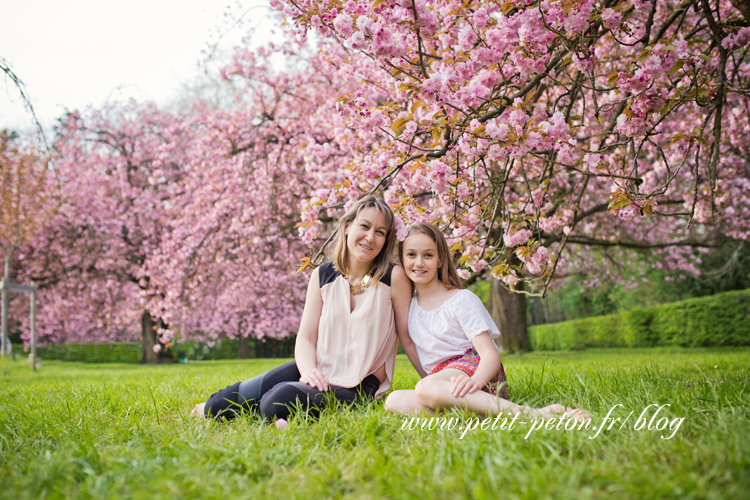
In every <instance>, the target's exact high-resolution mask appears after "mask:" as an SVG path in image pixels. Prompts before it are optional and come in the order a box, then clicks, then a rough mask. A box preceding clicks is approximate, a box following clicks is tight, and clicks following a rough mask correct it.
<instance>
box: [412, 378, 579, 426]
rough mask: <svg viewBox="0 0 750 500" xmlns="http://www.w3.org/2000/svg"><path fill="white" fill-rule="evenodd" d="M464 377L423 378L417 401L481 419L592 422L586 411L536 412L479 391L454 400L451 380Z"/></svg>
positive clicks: (555, 407)
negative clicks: (525, 417)
mask: <svg viewBox="0 0 750 500" xmlns="http://www.w3.org/2000/svg"><path fill="white" fill-rule="evenodd" d="M463 375H464V373H463V372H462V371H461V370H456V369H453V368H449V369H446V370H442V371H440V372H438V373H435V374H433V375H429V376H428V377H425V378H423V379H422V380H420V381H419V382H417V386H416V387H415V389H414V393H415V395H416V399H417V401H418V402H419V403H421V404H422V405H424V406H425V407H428V408H432V409H434V410H440V409H448V408H465V409H468V410H470V411H473V412H474V413H477V414H479V415H487V414H490V415H492V416H497V415H500V414H512V415H517V414H522V415H528V416H529V417H531V418H543V419H550V418H553V417H555V416H560V415H562V414H563V413H566V412H567V417H569V418H574V419H576V420H586V419H589V418H591V415H589V414H588V413H587V412H585V411H583V410H579V409H575V410H573V409H570V408H566V407H564V406H562V405H549V406H545V407H544V408H539V409H534V408H531V407H530V406H525V405H518V404H516V403H511V402H510V401H508V400H506V399H500V398H498V397H496V396H493V395H492V394H489V393H487V392H484V391H476V392H474V393H473V394H467V395H466V396H464V397H455V396H453V394H451V388H452V387H453V382H452V381H451V377H456V376H463Z"/></svg>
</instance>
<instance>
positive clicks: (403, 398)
mask: <svg viewBox="0 0 750 500" xmlns="http://www.w3.org/2000/svg"><path fill="white" fill-rule="evenodd" d="M408 399H409V398H408V397H407V392H406V391H393V392H392V393H390V394H389V395H388V397H387V398H386V399H385V404H384V405H383V408H385V410H386V411H389V412H391V413H407V412H408V411H409V410H410V409H411V406H410V405H409V404H408V403H409V401H408Z"/></svg>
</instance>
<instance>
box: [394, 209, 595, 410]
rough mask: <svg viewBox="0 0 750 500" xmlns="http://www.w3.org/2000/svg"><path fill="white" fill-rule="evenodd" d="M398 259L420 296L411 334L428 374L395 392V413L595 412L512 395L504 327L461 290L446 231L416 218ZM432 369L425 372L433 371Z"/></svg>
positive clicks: (410, 323)
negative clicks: (532, 403)
mask: <svg viewBox="0 0 750 500" xmlns="http://www.w3.org/2000/svg"><path fill="white" fill-rule="evenodd" d="M399 257H400V259H401V263H402V264H403V266H404V270H405V271H406V275H407V276H408V277H409V279H410V280H411V281H412V282H413V283H414V288H415V294H414V297H413V298H412V299H411V306H410V308H409V320H408V326H409V337H410V338H411V341H407V342H409V343H410V342H413V343H414V344H415V345H416V351H417V354H418V356H419V362H420V363H421V369H417V371H418V372H419V374H420V375H421V376H422V377H424V378H423V379H422V380H420V381H419V382H417V386H416V387H415V389H414V390H409V391H394V392H392V393H391V394H390V395H389V396H388V399H387V400H386V402H385V408H386V409H387V410H388V411H390V412H392V413H412V412H424V413H426V414H428V415H432V414H434V412H435V410H440V409H446V408H464V409H468V410H471V411H473V412H475V413H478V414H480V415H487V414H491V415H493V416H497V415H499V414H501V413H511V414H517V413H524V414H527V415H528V416H529V417H531V418H545V419H548V418H552V417H554V416H556V415H560V414H562V413H564V412H567V416H568V417H572V418H576V419H586V418H590V416H589V415H588V413H586V412H585V411H583V410H572V409H570V408H565V407H564V406H562V405H557V404H553V405H550V406H545V407H544V408H540V409H536V410H535V409H532V408H530V407H528V406H521V405H517V404H515V403H511V402H510V401H508V386H507V381H506V378H505V371H504V370H503V365H502V363H500V358H499V356H498V351H497V347H496V346H495V343H494V341H493V339H494V338H497V337H499V336H500V332H499V331H498V329H497V326H495V323H494V322H493V321H492V317H490V315H489V313H488V312H487V310H486V309H485V308H484V305H483V304H482V301H481V300H480V299H479V297H477V296H476V295H474V294H473V293H472V292H470V291H469V290H465V289H463V286H462V284H461V281H460V279H459V277H458V274H457V273H456V268H455V266H454V264H453V260H452V259H451V256H450V253H449V251H448V244H447V243H446V241H445V238H444V237H443V235H442V233H441V232H440V231H439V230H438V229H436V228H435V227H433V226H430V225H428V224H421V223H420V224H414V225H412V226H411V227H410V228H409V233H408V235H407V237H406V239H405V240H404V241H403V242H402V243H401V244H400V245H399ZM428 373H429V374H430V375H427V374H428Z"/></svg>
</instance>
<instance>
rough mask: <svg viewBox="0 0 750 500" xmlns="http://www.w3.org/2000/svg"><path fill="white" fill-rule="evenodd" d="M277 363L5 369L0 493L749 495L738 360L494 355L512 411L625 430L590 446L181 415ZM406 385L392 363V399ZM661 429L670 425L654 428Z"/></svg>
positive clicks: (363, 418)
mask: <svg viewBox="0 0 750 500" xmlns="http://www.w3.org/2000/svg"><path fill="white" fill-rule="evenodd" d="M279 362H280V361H279V360H249V361H215V362H203V363H189V364H181V365H163V366H140V365H124V364H119V365H112V364H82V363H64V362H53V361H43V362H42V366H41V368H40V369H39V370H38V371H37V372H36V373H32V372H31V371H30V370H29V368H28V366H27V365H26V364H25V363H24V362H22V361H16V362H12V361H10V360H7V359H5V360H2V361H0V391H1V392H0V394H2V396H0V498H9V499H10V498H13V499H21V498H35V499H36V498H144V497H147V498H174V497H176V496H179V497H182V498H201V499H204V498H217V499H219V498H220V499H227V498H253V499H263V498H420V499H421V498H424V499H427V498H451V499H453V498H503V499H514V498H530V499H538V498H558V499H560V498H562V499H567V498H575V499H577V500H580V499H587V498H638V499H640V498H680V499H685V498H748V496H750V493H748V492H750V473H748V472H749V471H750V390H749V388H750V382H749V380H750V349H747V348H732V349H617V350H615V349H612V350H590V351H583V352H571V353H548V354H544V353H533V354H526V355H523V356H506V357H505V358H504V363H505V367H506V372H507V374H508V378H509V382H510V384H511V398H512V399H513V400H515V401H517V402H522V403H525V404H530V405H546V404H550V403H553V402H562V403H564V404H566V405H569V406H580V407H584V408H587V409H588V410H590V411H591V413H592V414H593V415H594V419H593V421H592V422H591V426H592V427H593V426H597V427H601V425H602V421H603V419H604V417H605V416H606V415H607V414H608V413H610V415H609V418H610V419H614V418H620V419H621V420H620V421H615V422H614V423H612V420H608V421H606V422H605V428H604V430H601V429H599V433H598V434H597V432H596V431H595V430H593V429H591V428H590V429H588V430H586V429H582V430H570V431H565V430H564V428H563V427H559V428H558V429H554V428H553V429H551V430H544V429H539V430H534V431H531V432H530V425H529V423H528V422H525V423H522V422H521V420H519V421H518V422H517V423H516V425H515V426H514V428H513V429H507V427H506V428H505V429H504V430H502V429H500V428H496V430H492V429H490V428H488V429H486V430H484V431H482V430H480V429H475V430H473V431H470V432H466V431H465V430H464V431H459V430H458V429H457V428H456V429H454V430H442V431H441V430H429V429H423V430H420V429H416V430H402V425H403V424H404V420H403V418H401V417H397V416H392V415H389V414H387V413H386V412H385V411H384V410H383V408H382V402H379V403H376V404H374V405H372V406H370V407H360V408H355V409H347V408H334V409H331V410H327V411H326V412H324V413H323V415H322V416H321V418H320V420H319V421H312V420H310V419H309V418H306V416H305V415H297V416H295V417H294V418H292V419H291V421H290V423H289V426H288V427H287V428H286V429H277V428H276V426H274V425H266V424H264V423H263V422H261V421H259V420H258V419H257V418H255V417H252V416H247V417H244V418H240V419H237V420H235V421H232V422H214V421H204V420H199V419H195V418H191V417H189V416H188V414H189V412H190V410H191V409H192V407H193V405H194V404H196V403H198V402H202V401H204V400H205V399H206V397H207V396H208V395H209V394H210V393H211V392H212V391H214V390H216V389H218V388H220V387H224V386H225V385H228V384H229V383H232V382H235V381H237V380H239V379H242V378H246V377H250V376H252V375H255V374H257V373H260V372H262V371H265V370H267V369H269V368H272V367H274V366H276V365H277V364H279ZM416 380H417V375H416V373H415V372H414V371H413V369H412V368H411V367H410V366H409V365H408V361H407V360H406V359H405V358H404V359H402V357H399V362H398V365H397V373H396V383H395V387H396V388H411V387H413V384H414V383H415V382H416ZM618 404H619V405H622V406H616V405H618ZM652 404H656V405H658V406H651V407H650V408H647V407H649V405H652ZM662 405H669V406H663V407H662V408H661V410H659V413H658V414H657V415H656V417H655V418H653V419H652V417H653V415H654V413H655V410H656V409H657V408H658V407H659V406H662ZM613 407H614V410H612V411H611V412H610V409H612V408H613ZM644 410H646V413H644V414H643V419H642V421H641V422H640V425H643V428H640V429H639V430H636V429H635V428H634V427H637V426H638V425H639V424H638V421H637V419H638V417H639V416H641V414H642V413H643V411H644ZM631 412H632V413H631ZM629 414H630V415H631V416H630V417H629V418H628V420H627V421H626V420H625V418H626V417H627V416H628V415H629ZM450 416H456V417H461V418H462V419H463V420H462V422H461V427H464V428H465V427H466V426H471V425H473V424H472V420H470V418H471V417H469V416H468V415H460V414H455V415H450ZM680 419H684V420H680ZM649 421H650V422H651V427H652V429H651V430H649V429H648V423H649ZM659 422H661V426H662V427H664V426H665V425H668V424H671V425H672V429H670V428H669V427H666V428H662V430H657V429H654V428H653V427H654V426H655V425H659ZM594 435H596V437H593V436H594ZM670 435H671V436H672V437H671V438H670V439H664V438H662V437H661V436H664V437H669V436H670ZM462 436H463V437H462Z"/></svg>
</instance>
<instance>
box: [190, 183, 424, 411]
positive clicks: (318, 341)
mask: <svg viewBox="0 0 750 500" xmlns="http://www.w3.org/2000/svg"><path fill="white" fill-rule="evenodd" d="M395 243H396V230H395V223H394V216H393V212H392V211H391V209H390V207H389V206H388V205H387V204H386V203H385V202H384V201H383V200H382V199H380V198H376V197H373V196H370V197H367V198H364V199H362V200H359V201H357V202H356V203H355V204H354V205H353V206H352V207H351V208H350V209H349V210H348V211H347V212H346V214H344V216H343V217H342V218H341V220H340V221H339V226H338V238H337V241H336V248H335V250H334V255H333V262H332V263H328V264H323V265H322V266H320V267H318V268H317V269H315V271H313V273H312V276H311V278H310V283H309V284H308V287H307V296H306V299H305V308H304V311H303V313H302V321H301V324H300V328H299V332H298V334H297V341H296V344H295V349H294V361H290V362H289V363H286V364H284V365H282V366H280V367H278V368H275V369H273V370H271V371H269V372H267V373H264V374H262V375H258V376H256V377H253V378H251V379H249V380H245V381H244V382H238V383H236V384H233V385H231V386H229V387H226V388H224V389H222V390H220V391H218V392H216V393H214V394H213V395H212V396H211V397H210V398H209V399H208V401H207V402H206V403H204V404H202V405H197V406H196V408H195V410H194V412H193V413H198V414H202V415H204V416H206V417H218V416H222V417H226V418H233V417H234V416H236V414H237V413H238V412H240V411H242V410H245V409H248V410H250V409H256V408H257V410H258V412H259V414H260V416H262V417H265V418H266V419H269V420H271V421H274V420H277V419H280V418H287V417H288V416H289V414H290V411H291V408H293V407H295V406H297V405H299V406H300V407H301V408H302V409H305V410H311V411H313V412H317V411H318V410H319V409H320V408H322V406H323V405H324V404H325V400H326V396H328V397H333V398H335V399H337V400H339V401H341V402H343V403H345V404H352V403H354V402H355V401H357V400H360V401H371V400H373V399H375V398H377V397H379V396H381V395H382V394H384V393H385V392H386V391H387V390H388V388H389V387H390V385H391V380H392V379H393V370H394V365H395V360H396V346H397V340H398V338H399V337H398V336H397V332H399V333H398V335H399V336H400V338H401V340H402V343H403V344H404V346H405V347H404V349H405V351H406V352H407V355H408V356H409V359H410V360H411V361H412V363H413V364H415V363H418V358H417V355H416V349H415V347H414V344H413V343H412V342H411V339H409V336H408V333H407V321H408V314H409V303H410V300H411V284H410V282H409V280H408V279H407V278H406V275H405V274H404V271H403V269H402V268H401V267H398V266H393V265H392V264H391V262H390V260H391V255H392V254H393V250H394V247H395ZM397 327H398V328H397ZM415 366H416V365H415Z"/></svg>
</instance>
